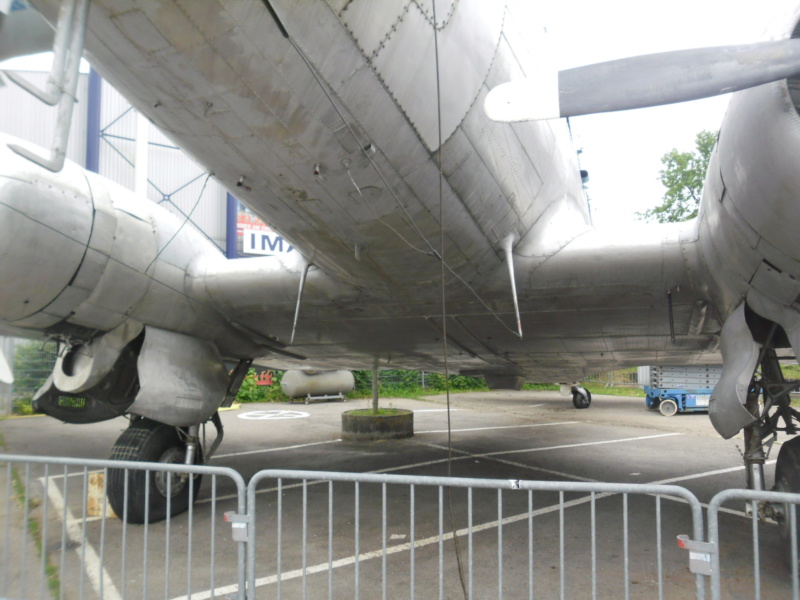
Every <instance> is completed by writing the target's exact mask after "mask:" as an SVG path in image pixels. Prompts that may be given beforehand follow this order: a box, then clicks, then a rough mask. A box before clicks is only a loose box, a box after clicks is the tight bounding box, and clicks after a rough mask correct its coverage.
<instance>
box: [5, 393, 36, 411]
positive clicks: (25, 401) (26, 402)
mask: <svg viewBox="0 0 800 600" xmlns="http://www.w3.org/2000/svg"><path fill="white" fill-rule="evenodd" d="M31 402H32V400H31V397H30V396H24V397H22V398H15V399H14V403H13V404H12V406H11V412H12V413H13V414H15V415H32V414H34V412H33V406H31Z"/></svg>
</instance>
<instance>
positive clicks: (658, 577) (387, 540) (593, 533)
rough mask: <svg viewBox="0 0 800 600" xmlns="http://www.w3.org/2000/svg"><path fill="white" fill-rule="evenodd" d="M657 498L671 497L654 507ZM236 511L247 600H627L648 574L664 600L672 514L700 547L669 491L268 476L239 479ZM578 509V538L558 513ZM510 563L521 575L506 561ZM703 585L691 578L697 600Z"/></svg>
mask: <svg viewBox="0 0 800 600" xmlns="http://www.w3.org/2000/svg"><path fill="white" fill-rule="evenodd" d="M266 480H269V481H270V482H271V483H272V485H271V486H269V487H267V488H266V489H259V486H260V484H261V483H262V482H264V481H266ZM287 480H288V481H289V482H293V483H287ZM259 495H260V496H261V497H260V498H259ZM665 497H669V498H670V499H680V500H681V501H682V502H679V503H675V502H671V503H670V506H669V507H668V509H665V507H664V502H663V500H664V498H665ZM606 498H610V499H609V500H604V499H606ZM600 500H604V502H612V501H615V502H617V503H618V504H619V507H620V519H618V520H615V521H613V522H612V521H608V520H603V521H602V522H601V521H599V520H598V519H597V504H598V502H599V501H600ZM247 504H248V510H249V531H248V537H249V541H250V544H249V545H248V559H247V563H248V586H249V589H250V590H251V596H250V597H255V596H256V595H258V597H276V598H323V597H328V598H356V599H358V598H384V599H385V598H389V597H391V598H412V599H413V598H437V597H438V598H445V597H448V598H449V597H462V594H463V597H466V598H470V599H472V598H489V597H493V598H503V597H507V598H534V597H540V598H541V597H544V598H557V597H561V598H564V597H567V596H574V595H575V593H576V592H578V591H581V592H582V593H583V592H585V591H586V590H587V589H590V590H591V597H592V598H598V597H600V598H611V597H614V598H623V597H624V598H630V597H631V581H632V580H633V581H636V580H637V579H643V577H641V574H642V573H644V572H647V573H648V575H647V577H648V578H649V577H651V576H653V577H654V578H655V585H654V586H653V588H654V589H653V592H655V593H654V594H653V597H658V598H662V597H664V583H665V582H664V571H663V562H664V554H666V553H668V554H669V555H670V560H681V561H682V563H683V564H686V560H687V557H686V556H685V555H683V554H681V551H680V550H679V549H678V548H677V545H676V544H675V541H674V540H675V532H670V533H672V534H673V535H669V534H667V535H665V529H669V523H670V522H672V520H673V519H672V516H673V514H674V513H675V511H676V510H678V511H681V510H682V511H684V513H685V512H686V510H687V508H688V512H689V515H688V517H689V518H690V520H691V523H692V529H693V530H692V536H693V539H698V540H699V539H702V538H703V517H702V508H701V505H700V502H699V501H698V500H697V498H696V497H695V496H694V495H693V494H692V493H691V492H689V491H688V490H686V489H684V488H680V487H677V486H656V485H634V484H630V485H625V484H603V483H572V482H545V481H507V480H497V479H465V478H445V477H411V476H402V475H370V474H348V473H328V472H312V471H281V470H271V471H261V472H259V473H257V474H256V475H254V476H253V478H252V479H251V480H250V482H249V484H248V488H247ZM580 505H588V509H589V510H588V512H586V511H583V512H582V513H581V514H580V515H573V516H575V517H576V518H577V519H580V521H581V522H580V524H579V525H578V527H580V528H581V530H582V531H585V532H586V533H585V536H584V537H582V538H581V539H578V540H575V539H574V538H573V537H572V536H567V535H565V524H566V522H567V515H566V510H567V509H572V508H574V507H577V506H580ZM287 507H288V508H287ZM298 513H299V514H298ZM664 513H669V516H668V518H665V516H664ZM686 516H687V515H686V514H684V515H683V517H684V519H683V522H685V518H686ZM553 520H555V522H553ZM546 521H549V522H546ZM553 525H554V526H555V527H553ZM632 527H635V528H636V529H637V531H641V530H642V528H643V527H647V528H648V530H649V531H651V532H652V535H653V539H654V544H653V547H652V548H651V550H652V555H648V556H642V555H635V556H634V555H631V553H630V549H629V536H630V532H631V528H632ZM572 531H574V529H572ZM665 542H667V543H665ZM609 547H611V548H613V549H614V552H613V553H611V554H612V555H610V554H609V553H608V552H604V551H605V550H607V549H608V548H609ZM509 554H512V555H514V557H515V560H516V559H518V557H519V556H520V555H522V556H525V557H526V559H525V560H524V561H523V562H524V563H526V565H527V566H526V568H525V569H523V570H522V571H520V570H518V569H516V568H515V569H510V568H509V567H507V566H505V561H504V557H505V556H507V555H509ZM620 554H621V556H620ZM653 555H654V556H655V559H654V558H653ZM653 560H655V565H654V564H653ZM653 567H655V569H654V568H653ZM653 571H655V572H653ZM556 573H557V576H556ZM586 573H590V576H588V577H586V576H585V575H584V576H583V578H581V574H586ZM633 573H637V577H636V578H634V577H632V574H633ZM686 583H687V584H688V587H689V588H690V587H691V577H690V576H688V577H687V582H686ZM704 585H705V583H704V581H703V577H702V575H695V592H696V594H697V597H698V598H703V597H704V593H705V588H704ZM265 588H271V589H265ZM683 591H684V593H685V592H686V591H687V590H686V589H684V590H683ZM656 594H657V596H656ZM586 595H587V596H588V595H589V594H588V593H587V594H586ZM636 597H642V596H641V590H639V591H637V594H636Z"/></svg>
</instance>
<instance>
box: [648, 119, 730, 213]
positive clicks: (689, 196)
mask: <svg viewBox="0 0 800 600" xmlns="http://www.w3.org/2000/svg"><path fill="white" fill-rule="evenodd" d="M716 141H717V134H716V133H713V132H711V131H701V132H700V133H698V134H697V137H696V138H695V148H696V151H694V152H678V150H677V149H675V148H673V149H672V150H671V151H670V152H668V153H667V154H665V155H664V156H662V157H661V164H663V165H664V169H662V170H661V171H659V175H660V176H661V183H663V184H664V187H666V188H667V191H666V193H665V194H664V198H663V200H664V201H663V202H662V203H661V204H660V205H659V206H656V207H655V208H650V209H648V210H646V211H644V212H643V213H636V214H637V215H638V216H639V218H642V219H646V220H648V221H653V220H655V221H658V222H659V223H674V222H678V221H688V220H689V219H693V218H695V217H696V216H697V212H698V210H699V209H700V198H701V197H702V193H703V182H704V181H705V177H706V170H707V169H708V161H709V159H710V158H711V151H712V150H713V149H714V144H715V143H716Z"/></svg>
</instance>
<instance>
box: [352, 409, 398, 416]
mask: <svg viewBox="0 0 800 600" xmlns="http://www.w3.org/2000/svg"><path fill="white" fill-rule="evenodd" d="M406 413H408V411H407V410H404V409H402V408H379V409H378V412H377V413H376V412H374V411H373V410H372V409H371V408H359V409H356V410H348V411H347V414H348V415H353V416H355V417H374V416H378V417H392V416H396V415H404V414H406Z"/></svg>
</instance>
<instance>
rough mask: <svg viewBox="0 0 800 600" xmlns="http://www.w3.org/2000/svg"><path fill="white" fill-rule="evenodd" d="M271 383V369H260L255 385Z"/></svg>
mask: <svg viewBox="0 0 800 600" xmlns="http://www.w3.org/2000/svg"><path fill="white" fill-rule="evenodd" d="M273 383H274V381H273V379H272V371H261V373H260V374H259V376H258V379H256V385H272V384H273Z"/></svg>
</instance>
